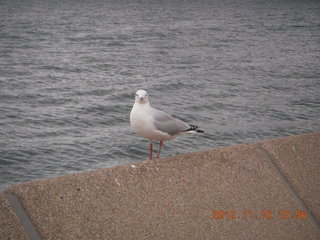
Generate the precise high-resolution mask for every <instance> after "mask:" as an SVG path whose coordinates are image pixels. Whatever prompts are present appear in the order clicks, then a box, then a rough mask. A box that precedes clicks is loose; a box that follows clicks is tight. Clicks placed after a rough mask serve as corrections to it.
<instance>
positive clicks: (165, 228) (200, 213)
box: [0, 132, 320, 240]
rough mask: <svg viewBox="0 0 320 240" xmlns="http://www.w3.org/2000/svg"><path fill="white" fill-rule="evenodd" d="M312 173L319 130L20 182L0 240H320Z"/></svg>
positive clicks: (4, 205) (2, 201)
mask: <svg viewBox="0 0 320 240" xmlns="http://www.w3.org/2000/svg"><path fill="white" fill-rule="evenodd" d="M319 170H320V132H317V133H310V134H304V135H299V136H291V137H286V138H280V139H274V140H268V141H263V142H260V143H255V144H241V145H235V146H231V147H225V148H219V149H213V150H208V151H203V152H197V153H191V154H185V155H178V156H174V157H169V158H164V159H158V160H153V161H149V160H148V161H143V162H139V163H135V164H128V165H124V166H118V167H113V168H108V169H103V170H97V171H91V172H85V173H81V174H75V175H68V176H63V177H58V178H52V179H46V180H42V181H37V182H31V183H25V184H19V185H15V186H13V187H11V188H9V189H7V190H6V191H4V192H3V193H1V194H0V208H1V209H0V212H1V214H0V226H1V227H0V239H5V240H7V239H8V237H10V239H12V240H15V239H86V240H87V239H320V228H319V222H320V191H319V190H320V174H319ZM20 204H21V205H20ZM21 206H22V208H20V207H21ZM223 213H224V215H223ZM289 214H290V216H289ZM19 219H20V220H19ZM21 219H22V220H21ZM26 229H27V230H26ZM28 235H29V237H28ZM30 235H32V237H30ZM1 237H2V238H1Z"/></svg>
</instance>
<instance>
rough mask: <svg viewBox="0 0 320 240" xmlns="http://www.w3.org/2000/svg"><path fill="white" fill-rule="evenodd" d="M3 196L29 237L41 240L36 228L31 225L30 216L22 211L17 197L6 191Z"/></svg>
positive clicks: (33, 239)
mask: <svg viewBox="0 0 320 240" xmlns="http://www.w3.org/2000/svg"><path fill="white" fill-rule="evenodd" d="M5 196H6V198H7V200H8V201H9V203H10V205H11V207H12V208H13V210H14V212H15V213H16V214H17V216H18V218H19V219H20V221H21V224H22V226H23V227H24V228H25V230H26V231H27V233H29V235H30V237H31V239H32V240H42V238H41V237H40V235H39V234H38V232H37V230H36V228H35V227H34V226H33V224H32V222H31V220H30V218H29V217H28V214H27V213H26V212H25V211H24V209H23V207H22V206H21V204H20V202H19V199H18V198H17V197H16V196H14V195H12V194H10V193H6V194H5Z"/></svg>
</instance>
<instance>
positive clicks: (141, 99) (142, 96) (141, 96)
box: [135, 90, 149, 104]
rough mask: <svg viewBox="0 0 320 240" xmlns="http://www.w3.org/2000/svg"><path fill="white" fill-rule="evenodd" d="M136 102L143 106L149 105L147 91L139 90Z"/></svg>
mask: <svg viewBox="0 0 320 240" xmlns="http://www.w3.org/2000/svg"><path fill="white" fill-rule="evenodd" d="M135 102H136V103H141V104H144V103H148V102H149V99H148V93H147V92H146V91H145V90H138V91H137V92H136V98H135Z"/></svg>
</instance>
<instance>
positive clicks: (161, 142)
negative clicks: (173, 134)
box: [157, 141, 163, 158]
mask: <svg viewBox="0 0 320 240" xmlns="http://www.w3.org/2000/svg"><path fill="white" fill-rule="evenodd" d="M162 146H163V141H160V144H159V150H158V155H157V158H160V151H161V148H162Z"/></svg>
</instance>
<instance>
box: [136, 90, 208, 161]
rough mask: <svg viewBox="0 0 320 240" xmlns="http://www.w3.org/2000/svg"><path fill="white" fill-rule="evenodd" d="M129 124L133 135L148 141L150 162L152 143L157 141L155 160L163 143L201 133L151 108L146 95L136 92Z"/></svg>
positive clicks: (193, 127)
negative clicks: (186, 135)
mask: <svg viewBox="0 0 320 240" xmlns="http://www.w3.org/2000/svg"><path fill="white" fill-rule="evenodd" d="M130 124H131V127H132V129H133V131H134V132H135V133H137V134H138V135H139V136H140V137H143V138H146V139H148V140H149V144H150V160H152V149H153V145H152V142H153V141H159V142H160V144H159V149H158V154H157V158H160V151H161V148H162V146H163V142H164V141H169V140H172V139H173V138H175V137H177V136H179V135H181V134H185V133H196V132H199V133H203V131H202V130H199V129H198V127H197V126H196V125H189V124H187V123H185V122H183V121H181V120H179V119H177V118H174V117H172V116H171V115H170V114H168V113H165V112H163V111H160V110H158V109H155V108H152V107H151V106H150V103H149V98H148V93H147V92H146V91H145V90H138V91H137V92H136V96H135V102H134V104H133V107H132V110H131V113H130Z"/></svg>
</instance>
